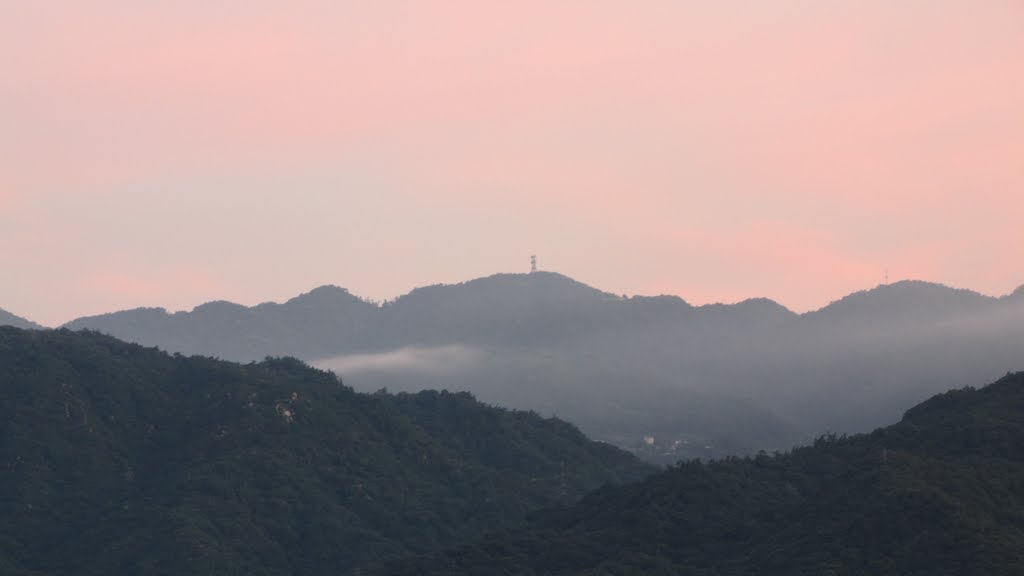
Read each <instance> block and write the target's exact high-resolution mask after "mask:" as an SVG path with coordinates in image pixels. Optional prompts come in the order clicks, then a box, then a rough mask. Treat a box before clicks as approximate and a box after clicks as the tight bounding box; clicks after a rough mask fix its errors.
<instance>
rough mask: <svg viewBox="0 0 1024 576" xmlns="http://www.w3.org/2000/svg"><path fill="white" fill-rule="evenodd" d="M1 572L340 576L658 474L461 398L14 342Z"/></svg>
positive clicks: (8, 332) (45, 338) (285, 371)
mask: <svg viewBox="0 0 1024 576" xmlns="http://www.w3.org/2000/svg"><path fill="white" fill-rule="evenodd" d="M0 405H2V406H3V407H4V417H3V418H0V469H2V474H0V517H2V518H3V519H4V521H3V522H0V573H3V574H10V575H29V574H33V575H42V574H46V575H56V574H76V575H107V574H190V575H191V574H239V575H241V574H244V575H285V574H288V575H291V574H295V575H298V574H302V575H307V574H312V575H316V574H332V575H333V574H345V573H352V571H353V570H356V569H358V568H360V567H362V566H366V565H369V564H370V563H374V562H378V561H380V560H383V559H394V558H400V557H402V556H406V555H410V554H425V553H431V552H435V551H438V550H441V549H444V548H447V547H451V546H453V545H455V544H462V543H465V542H467V541H472V540H474V539H475V538H477V537H478V536H479V535H480V534H482V533H483V532H484V531H485V530H493V529H500V528H503V527H506V528H507V527H514V526H517V525H520V524H521V523H522V521H523V519H524V518H525V516H526V515H527V514H528V513H530V512H532V511H535V510H537V509H538V508H541V507H546V506H551V505H555V504H560V503H561V504H568V503H570V502H572V501H574V500H576V499H577V498H579V497H580V496H581V495H582V494H583V493H585V492H586V491H589V490H592V489H594V488H596V487H599V486H601V485H604V484H606V483H614V482H620V481H627V480H635V479H639V478H641V477H643V476H644V475H646V474H648V473H649V472H650V471H651V469H650V468H649V467H648V466H647V465H644V464H642V463H640V462H639V461H638V460H637V459H636V458H635V457H633V456H632V455H630V454H628V453H626V452H623V451H620V450H618V449H616V448H613V447H611V446H608V445H606V444H600V443H596V442H592V441H589V440H587V439H586V438H585V437H584V436H583V435H582V434H581V433H580V432H579V431H578V430H577V429H576V428H574V427H573V426H571V425H569V424H567V423H565V422H562V421H558V420H553V419H543V418H541V417H539V416H537V415H536V414H533V413H528V412H513V411H508V410H504V409H499V408H493V407H489V406H486V405H483V404H480V403H479V402H477V401H475V400H474V399H473V398H472V397H471V396H470V395H468V394H465V393H455V394H452V393H447V392H422V393H418V394H399V395H390V394H386V393H376V394H361V393H357V392H354V391H353V390H352V389H351V388H348V387H346V386H344V385H342V383H341V382H340V381H339V380H338V379H337V378H336V377H335V376H334V375H333V374H331V373H329V372H323V371H319V370H316V369H312V368H309V367H308V366H306V365H304V364H302V363H301V362H299V361H297V360H294V359H274V360H265V361H263V362H260V363H251V364H246V365H240V364H233V363H229V362H224V361H219V360H214V359H210V358H205V357H198V356H197V357H184V356H178V355H176V356H171V355H168V354H166V353H164V352H160V351H158V350H156V349H152V348H143V347H140V346H138V345H134V344H126V343H123V342H120V341H118V340H115V339H113V338H110V337H107V336H102V335H99V334H96V333H90V332H71V331H23V330H18V329H14V328H0Z"/></svg>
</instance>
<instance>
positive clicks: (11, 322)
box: [0, 308, 42, 330]
mask: <svg viewBox="0 0 1024 576" xmlns="http://www.w3.org/2000/svg"><path fill="white" fill-rule="evenodd" d="M0 326H14V327H15V328H22V329H25V330H38V329H40V328H42V326H40V325H39V324H36V323H35V322H32V321H30V320H26V319H24V318H22V317H21V316H16V315H14V314H11V313H10V312H8V311H7V310H4V309H2V308H0Z"/></svg>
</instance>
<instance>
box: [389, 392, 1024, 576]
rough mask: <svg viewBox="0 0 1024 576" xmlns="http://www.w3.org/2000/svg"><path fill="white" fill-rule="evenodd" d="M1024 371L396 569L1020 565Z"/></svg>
mask: <svg viewBox="0 0 1024 576" xmlns="http://www.w3.org/2000/svg"><path fill="white" fill-rule="evenodd" d="M1022 566H1024V373H1018V374H1016V375H1008V376H1006V377H1005V378H1003V379H1002V380H1000V381H998V382H996V383H994V384H991V385H989V386H987V387H984V388H981V389H964V390H957V391H953V392H948V393H946V394H942V395H939V396H936V397H934V398H932V399H931V400H928V401H927V402H924V403H923V404H920V405H918V406H917V407H915V408H913V409H911V410H909V411H908V412H907V413H906V415H905V416H904V418H903V419H902V421H901V422H900V423H898V424H896V425H894V426H890V427H888V428H883V429H879V430H877V431H875V432H873V433H871V434H866V435H859V436H854V437H850V438H834V437H830V438H822V439H820V440H819V441H818V442H816V443H815V444H814V445H813V446H810V447H806V448H800V449H797V450H794V451H793V452H791V453H788V454H784V455H776V456H766V455H761V456H758V457H755V458H751V459H727V460H723V461H717V462H711V463H703V464H702V463H700V462H696V461H694V462H689V463H683V464H680V465H678V466H676V467H673V468H672V469H670V470H668V471H665V472H663V473H660V474H657V475H655V476H652V477H650V478H648V479H647V480H645V481H643V482H640V483H637V484H633V485H629V486H623V487H618V488H610V489H604V490H600V491H597V492H595V493H594V494H592V495H589V496H587V497H586V498H584V499H583V501H581V502H580V503H579V504H577V505H576V506H573V507H568V508H562V509H556V510H553V511H548V512H544V513H540V514H537V515H535V516H534V517H533V518H532V519H531V524H530V528H529V529H526V530H519V531H514V532H512V533H507V534H503V535H498V536H493V537H490V538H488V539H487V540H486V541H484V542H483V543H481V544H479V545H474V546H470V547H466V548H464V549H462V550H460V551H458V552H454V553H449V554H447V555H445V556H443V557H441V558H435V559H432V560H423V561H418V562H416V561H413V562H407V563H405V564H403V565H402V566H398V567H393V568H392V569H390V570H388V573H389V574H517V575H522V574H552V575H556V574H593V575H598V574H601V575H604V574H609V575H610V574H616V575H626V574H715V575H748V574H760V575H790V574H837V575H838V574H843V575H861V574H863V575H869V574H901V575H921V576H925V575H936V574H1007V575H1009V574H1020V573H1021V567H1022Z"/></svg>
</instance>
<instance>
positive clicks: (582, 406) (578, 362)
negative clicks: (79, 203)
mask: <svg viewBox="0 0 1024 576" xmlns="http://www.w3.org/2000/svg"><path fill="white" fill-rule="evenodd" d="M1022 293H1024V292H1021V291H1020V290H1018V291H1017V292H1015V293H1014V294H1012V295H1008V296H1005V297H1003V298H992V297H988V296H983V295H981V294H977V293H975V292H971V291H968V290H960V289H954V288H949V287H946V286H942V285H939V284H933V283H926V282H917V281H906V282H897V283H894V284H889V285H882V286H878V287H876V288H874V289H871V290H866V291H862V292H857V293H854V294H851V295H849V296H846V297H844V298H842V299H840V300H838V301H836V302H833V303H831V304H829V305H828V306H825V307H823V308H822V309H820V310H816V311H813V312H809V313H805V314H796V313H794V312H792V311H790V310H788V309H786V308H785V307H783V306H781V305H779V304H778V303H776V302H773V301H771V300H768V299H763V298H755V299H749V300H745V301H743V302H739V303H736V304H712V305H705V306H692V305H690V304H689V303H687V302H686V301H684V300H683V299H681V298H678V297H674V296H653V297H642V296H634V297H630V298H627V297H623V296H618V295H614V294H611V293H607V292H603V291H600V290H597V289H595V288H592V287H590V286H587V285H585V284H582V283H580V282H577V281H575V280H573V279H571V278H568V277H566V276H563V275H560V274H556V273H551V272H537V273H533V274H498V275H495V276H491V277H487V278H480V279H476V280H472V281H469V282H464V283H461V284H455V285H436V286H428V287H424V288H417V289H416V290H413V291H412V292H410V293H409V294H406V295H404V296H402V297H400V298H397V299H396V300H394V301H392V302H387V303H384V304H381V305H377V304H372V303H370V302H367V301H364V300H362V299H360V298H357V297H355V296H353V295H351V294H349V293H348V292H347V291H346V290H344V289H342V288H337V287H330V286H325V287H321V288H317V289H316V290H313V291H312V292H309V293H307V294H304V295H301V296H298V297H296V298H294V299H292V300H289V301H288V302H285V303H283V304H274V303H266V304H260V305H258V306H253V307H244V306H239V305H236V304H229V303H224V302H218V303H210V304H206V305H203V306H199V307H197V308H195V309H194V310H192V311H191V312H178V313H173V314H169V313H167V312H166V311H164V310H161V309H139V310H130V311H125V312H116V313H113V314H107V315H103V316H96V317H91V318H81V319H78V320H75V321H73V322H71V323H69V324H68V325H67V327H69V328H72V329H81V328H88V329H92V330H98V331H101V332H104V333H108V334H111V335H113V336H116V337H118V338H122V339H125V340H128V341H132V342H138V343H141V344H145V345H150V346H158V347H160V348H162V349H165V350H168V351H171V352H181V353H186V354H202V355H207V356H214V357H219V358H224V359H229V360H235V361H243V362H245V361H253V360H259V359H261V358H263V357H265V356H268V355H269V356H273V355H279V354H287V355H292V356H296V357H298V358H302V359H303V360H306V361H309V362H312V363H314V364H316V365H318V366H321V367H325V368H330V369H333V370H335V371H337V372H338V373H340V374H342V375H343V377H344V378H345V380H346V382H348V383H350V384H351V385H352V386H354V387H355V388H357V389H359V390H363V391H373V390H377V389H379V388H388V389H390V390H393V391H408V392H412V391H416V390H421V389H429V388H448V389H452V390H466V391H470V392H472V393H474V394H475V395H477V396H478V397H479V398H481V399H482V400H484V401H487V402H492V403H496V404H499V405H504V406H510V407H515V408H523V409H532V410H538V411H540V412H542V413H545V414H556V415H558V416H560V417H562V418H566V419H568V420H570V421H572V422H574V423H576V424H577V425H579V426H580V427H581V428H582V429H583V430H584V431H585V432H586V433H587V434H589V435H591V436H592V437H595V438H598V439H601V440H605V441H609V442H612V443H614V444H616V445H618V446H621V447H624V448H628V449H630V450H634V451H636V452H637V453H641V454H644V455H645V457H648V458H650V459H652V460H655V461H661V462H674V461H676V460H678V459H680V458H691V457H701V458H706V457H716V456H723V455H729V454H751V453H754V452H756V451H757V450H760V449H765V450H774V449H784V448H788V447H790V446H793V445H794V444H798V443H801V442H807V441H810V440H811V439H813V438H814V437H815V436H817V435H820V434H822V433H825V432H830V431H831V432H847V433H852V432H862V431H866V430H870V429H872V428H875V427H878V426H882V425H885V424H889V423H892V422H895V421H896V420H897V419H898V418H899V416H900V413H901V411H902V409H903V407H904V406H907V405H911V404H913V403H915V402H918V401H920V400H922V399H924V398H927V397H928V396H930V395H932V394H935V393H937V392H940V391H943V390H947V389H950V388H957V387H962V386H965V385H968V384H969V383H971V382H975V381H977V380H979V379H992V378H995V377H997V376H998V375H999V374H1001V373H1005V372H1006V371H1011V370H1018V369H1024V365H1022V364H1021V362H1022V359H1024V297H1021V294H1022Z"/></svg>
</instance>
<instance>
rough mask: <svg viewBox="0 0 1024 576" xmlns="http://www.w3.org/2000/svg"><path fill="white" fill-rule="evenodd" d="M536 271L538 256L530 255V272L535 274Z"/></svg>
mask: <svg viewBox="0 0 1024 576" xmlns="http://www.w3.org/2000/svg"><path fill="white" fill-rule="evenodd" d="M536 271H537V257H536V256H530V274H533V273H534V272H536Z"/></svg>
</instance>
